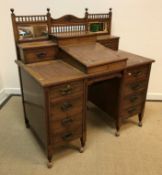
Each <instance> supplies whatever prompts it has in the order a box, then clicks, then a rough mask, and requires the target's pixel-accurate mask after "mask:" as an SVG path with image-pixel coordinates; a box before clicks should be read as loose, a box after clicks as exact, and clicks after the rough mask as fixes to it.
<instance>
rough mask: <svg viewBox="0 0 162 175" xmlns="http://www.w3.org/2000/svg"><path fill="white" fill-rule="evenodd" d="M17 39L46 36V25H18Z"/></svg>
mask: <svg viewBox="0 0 162 175" xmlns="http://www.w3.org/2000/svg"><path fill="white" fill-rule="evenodd" d="M18 31H19V40H28V39H29V40H32V39H39V38H40V39H41V38H47V37H48V28H47V25H40V24H39V25H28V26H19V27H18Z"/></svg>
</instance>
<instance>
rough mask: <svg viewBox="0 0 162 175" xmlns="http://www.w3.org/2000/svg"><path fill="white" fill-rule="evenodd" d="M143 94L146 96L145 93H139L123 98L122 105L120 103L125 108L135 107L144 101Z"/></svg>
mask: <svg viewBox="0 0 162 175" xmlns="http://www.w3.org/2000/svg"><path fill="white" fill-rule="evenodd" d="M145 94H146V92H145V91H141V92H139V93H135V94H131V95H128V96H125V97H124V98H123V103H122V105H123V107H124V108H126V107H130V106H134V105H137V104H140V103H142V102H144V101H145Z"/></svg>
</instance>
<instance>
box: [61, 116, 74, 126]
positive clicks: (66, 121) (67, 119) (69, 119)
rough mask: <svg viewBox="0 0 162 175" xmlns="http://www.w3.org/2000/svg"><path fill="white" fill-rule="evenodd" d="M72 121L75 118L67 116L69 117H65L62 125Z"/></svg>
mask: <svg viewBox="0 0 162 175" xmlns="http://www.w3.org/2000/svg"><path fill="white" fill-rule="evenodd" d="M72 122H73V120H72V119H71V118H69V117H67V118H65V119H63V120H62V122H61V123H62V125H67V124H70V123H72Z"/></svg>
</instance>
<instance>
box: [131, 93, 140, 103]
mask: <svg viewBox="0 0 162 175" xmlns="http://www.w3.org/2000/svg"><path fill="white" fill-rule="evenodd" d="M137 99H138V97H137V96H136V95H134V96H131V97H130V98H129V100H130V102H132V103H133V102H135V101H136V100H137Z"/></svg>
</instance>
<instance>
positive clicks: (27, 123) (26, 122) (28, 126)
mask: <svg viewBox="0 0 162 175" xmlns="http://www.w3.org/2000/svg"><path fill="white" fill-rule="evenodd" d="M25 126H26V128H28V129H29V128H30V124H29V120H28V119H27V118H25Z"/></svg>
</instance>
